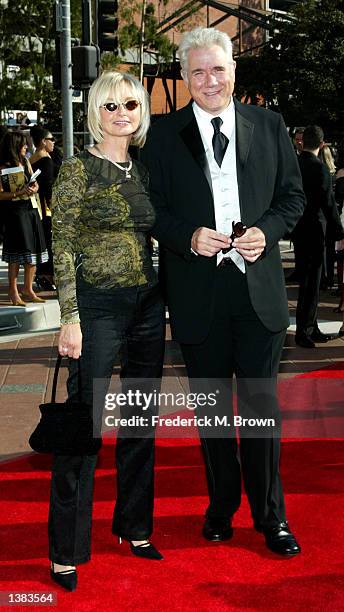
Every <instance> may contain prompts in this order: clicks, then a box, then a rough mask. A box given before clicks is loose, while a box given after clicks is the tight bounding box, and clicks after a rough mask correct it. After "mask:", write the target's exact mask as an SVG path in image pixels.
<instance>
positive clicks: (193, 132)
mask: <svg viewBox="0 0 344 612" xmlns="http://www.w3.org/2000/svg"><path fill="white" fill-rule="evenodd" d="M191 112H192V118H191V121H190V122H189V123H188V124H187V125H186V126H185V127H184V128H183V129H182V130H181V132H180V135H181V137H182V139H183V141H184V144H185V145H186V147H187V148H188V149H189V151H190V153H191V155H192V157H193V158H194V160H195V161H196V162H197V164H198V165H199V167H200V168H201V170H202V171H203V173H204V175H205V178H206V179H207V181H208V185H209V188H210V191H211V193H213V188H212V184H211V176H210V170H209V166H208V161H207V156H206V152H205V150H204V147H203V142H202V137H201V134H200V131H199V129H198V124H197V121H196V118H195V116H194V114H193V111H191Z"/></svg>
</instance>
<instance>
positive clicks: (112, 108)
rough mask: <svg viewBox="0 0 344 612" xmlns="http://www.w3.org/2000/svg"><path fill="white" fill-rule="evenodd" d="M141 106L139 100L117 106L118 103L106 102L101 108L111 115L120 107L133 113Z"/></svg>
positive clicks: (128, 101)
mask: <svg viewBox="0 0 344 612" xmlns="http://www.w3.org/2000/svg"><path fill="white" fill-rule="evenodd" d="M139 104H141V102H138V100H127V102H120V103H119V104H116V102H106V104H102V105H101V108H105V109H106V110H107V111H109V113H114V112H115V111H116V110H117V109H118V108H119V107H120V106H123V107H124V108H126V109H127V110H128V111H133V110H135V108H137V107H138V106H139Z"/></svg>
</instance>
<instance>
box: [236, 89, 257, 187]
mask: <svg viewBox="0 0 344 612" xmlns="http://www.w3.org/2000/svg"><path fill="white" fill-rule="evenodd" d="M234 104H235V111H236V114H235V121H236V155H237V175H238V183H239V186H240V183H241V180H242V178H243V173H244V169H245V166H246V162H247V158H248V154H249V152H250V148H251V144H252V138H253V132H254V124H253V123H252V122H251V121H249V120H248V119H246V117H244V115H242V114H241V112H240V106H239V104H238V102H237V101H236V100H234Z"/></svg>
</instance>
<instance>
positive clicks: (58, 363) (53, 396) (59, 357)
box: [51, 353, 81, 404]
mask: <svg viewBox="0 0 344 612" xmlns="http://www.w3.org/2000/svg"><path fill="white" fill-rule="evenodd" d="M62 359H63V356H62V355H60V353H58V355H57V359H56V363H55V370H54V378H53V386H52V389H51V403H52V404H55V400H56V389H57V381H58V377H59V371H60V366H61V362H62ZM78 400H79V403H80V404H81V367H80V358H79V359H78Z"/></svg>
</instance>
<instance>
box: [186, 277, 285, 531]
mask: <svg viewBox="0 0 344 612" xmlns="http://www.w3.org/2000/svg"><path fill="white" fill-rule="evenodd" d="M224 296H225V299H224ZM284 339H285V330H283V331H281V332H277V333H274V332H271V331H269V330H268V329H266V328H265V327H264V326H263V325H262V323H261V322H260V320H259V319H258V317H257V315H256V313H255V312H254V310H253V308H252V305H251V301H250V297H249V293H248V288H247V280H246V276H245V275H243V274H242V273H241V272H240V271H239V270H237V268H236V266H228V267H224V268H220V269H217V270H216V280H215V288H214V301H213V312H212V322H211V327H210V330H209V334H208V336H207V338H206V339H205V341H203V342H202V343H201V344H198V345H187V344H183V345H182V351H183V355H184V359H185V363H186V367H187V372H188V376H189V378H190V385H192V384H193V381H195V380H196V379H197V384H198V385H199V381H200V380H202V381H204V385H205V386H207V385H209V384H211V380H210V379H214V380H221V381H223V380H228V379H229V377H230V378H231V377H232V375H233V373H235V375H236V378H237V383H238V384H239V383H240V384H241V387H243V388H244V387H245V386H247V388H248V389H249V391H248V392H246V393H248V395H247V396H248V397H249V395H250V392H252V395H253V398H255V396H258V398H259V389H258V393H257V390H256V388H255V387H256V386H257V385H258V383H259V380H258V379H267V380H268V386H269V397H270V399H271V402H270V404H271V405H269V410H270V413H269V414H270V416H273V417H274V419H275V421H276V423H277V428H276V431H277V433H279V431H280V411H279V407H278V402H277V397H276V395H275V393H276V391H275V390H276V377H277V373H278V367H279V361H280V356H281V351H282V348H283V343H284ZM261 385H262V389H263V390H264V389H265V386H264V385H265V382H264V380H262V382H261ZM258 387H259V385H258ZM229 392H230V389H229ZM241 395H242V393H240V394H239V400H238V401H239V405H238V413H239V414H240V410H241V407H240V397H241ZM245 397H246V396H245ZM224 410H227V411H228V413H229V417H230V418H232V415H233V407H232V406H231V407H229V408H228V406H226V407H225V408H223V409H222V408H221V414H224ZM275 433H276V432H275ZM200 437H201V445H202V450H203V455H204V460H205V467H206V477H207V483H208V491H209V506H208V509H207V512H206V514H207V516H208V517H210V518H225V519H227V518H229V517H230V516H232V515H233V514H234V512H235V511H236V510H237V509H238V508H239V505H240V499H241V471H242V474H243V479H244V485H245V489H246V492H247V496H248V500H249V503H250V507H251V513H252V517H253V520H254V522H255V523H257V524H260V525H263V526H264V525H265V526H271V525H273V524H277V523H279V522H281V521H283V520H285V506H284V498H283V492H282V486H281V479H280V474H279V455H280V440H279V435H277V436H276V435H272V436H270V437H260V438H259V437H254V438H250V437H247V436H245V433H244V432H242V431H241V432H240V452H239V453H238V445H237V440H236V437H235V434H234V433H233V430H232V431H231V434H230V435H223V436H220V437H211V436H209V435H208V436H207V435H206V434H204V433H203V432H202V431H201V430H200Z"/></svg>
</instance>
